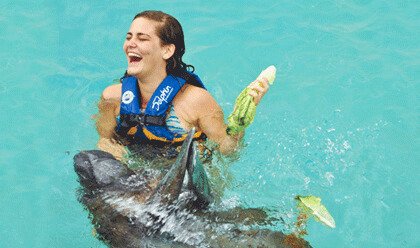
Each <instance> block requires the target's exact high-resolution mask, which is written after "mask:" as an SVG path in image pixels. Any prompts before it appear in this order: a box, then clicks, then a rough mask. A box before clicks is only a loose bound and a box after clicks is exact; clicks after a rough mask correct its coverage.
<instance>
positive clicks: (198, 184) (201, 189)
mask: <svg viewBox="0 0 420 248" xmlns="http://www.w3.org/2000/svg"><path fill="white" fill-rule="evenodd" d="M190 149H191V151H190V154H191V156H190V158H189V159H190V160H191V161H190V162H189V163H188V168H187V169H188V188H189V189H190V190H192V191H193V192H194V193H195V195H196V196H197V200H196V201H195V202H194V205H195V208H206V207H207V206H208V205H209V204H210V203H211V202H213V196H212V195H211V190H210V183H209V180H208V178H207V174H206V171H205V170H204V167H203V164H202V163H201V161H200V158H199V155H198V150H197V144H196V143H195V142H193V143H192V145H191V147H190Z"/></svg>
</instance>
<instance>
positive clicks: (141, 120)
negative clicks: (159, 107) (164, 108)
mask: <svg viewBox="0 0 420 248" xmlns="http://www.w3.org/2000/svg"><path fill="white" fill-rule="evenodd" d="M120 119H121V120H123V121H124V120H127V121H128V122H129V123H136V124H137V125H141V126H148V125H153V126H165V125H166V121H165V117H164V116H153V115H145V114H138V115H130V114H121V115H120Z"/></svg>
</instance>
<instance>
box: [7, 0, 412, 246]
mask: <svg viewBox="0 0 420 248" xmlns="http://www.w3.org/2000/svg"><path fill="white" fill-rule="evenodd" d="M145 9H160V10H163V11H166V12H168V13H170V14H172V15H174V16H176V17H177V18H178V19H179V20H180V22H181V23H182V24H183V27H184V31H185V33H186V44H187V53H186V56H185V60H186V61H187V62H189V63H191V64H193V65H194V66H195V67H196V71H197V73H198V74H199V75H201V77H202V79H203V80H204V82H205V83H206V85H207V87H208V89H209V91H210V92H211V93H212V94H213V95H214V97H215V98H216V99H217V101H218V102H219V103H220V104H221V106H222V107H223V109H224V110H225V113H230V111H231V110H232V106H233V105H232V104H233V101H234V99H235V97H236V96H237V94H238V93H239V92H240V91H241V89H242V88H243V87H244V86H245V85H247V84H248V83H249V82H250V81H251V80H253V79H254V78H255V77H256V76H257V75H258V73H259V72H260V71H261V70H262V69H264V68H265V67H267V66H268V65H270V64H274V65H276V66H277V68H278V75H277V81H276V83H275V85H273V86H272V88H271V89H270V92H269V93H268V94H267V95H266V97H265V99H264V100H263V102H262V104H261V106H260V107H259V109H258V115H257V118H256V120H255V122H254V123H253V125H252V126H251V127H250V128H249V129H248V130H247V133H246V136H245V144H246V147H245V148H244V149H243V150H242V152H241V156H240V159H239V160H238V161H236V162H235V163H234V164H233V165H232V166H231V171H232V173H233V174H234V175H235V181H234V182H233V186H232V188H230V189H228V190H227V191H226V195H225V198H224V201H223V203H224V204H226V205H228V206H229V205H235V204H241V205H245V206H252V207H260V206H265V207H268V208H270V209H273V210H275V212H274V213H273V214H274V215H275V217H279V218H282V219H283V220H284V221H282V222H280V223H278V225H277V226H274V227H272V228H274V229H277V230H283V231H286V232H287V231H289V232H290V231H291V228H292V223H293V221H294V218H295V214H296V213H295V202H294V200H293V197H294V196H295V195H297V194H301V195H306V194H314V195H318V196H320V197H321V198H322V199H323V200H322V201H323V203H324V204H325V205H326V206H327V207H328V208H329V210H330V212H331V214H332V215H333V216H334V217H335V220H336V224H337V228H336V229H329V228H327V227H325V226H322V225H321V224H319V223H316V222H314V221H311V222H310V223H309V225H308V232H309V234H308V236H306V239H307V240H308V241H310V242H311V244H312V245H313V246H314V247H419V246H420V238H419V235H418V233H420V228H419V224H418V220H419V219H420V215H419V211H418V209H419V207H420V201H419V195H420V188H419V187H418V183H419V180H418V179H417V177H418V175H419V172H420V171H419V166H418V162H419V161H420V158H419V152H418V151H419V148H420V144H419V126H418V123H419V96H418V92H420V89H419V88H420V87H419V82H418V81H419V76H420V69H419V68H420V58H419V54H420V47H419V44H420V38H419V37H420V32H419V30H420V29H419V28H418V27H419V26H420V15H419V13H420V4H419V3H418V2H417V1H389V2H383V1H362V0H360V1H305V2H300V3H299V2H295V3H289V1H246V2H243V1H241V2H239V1H237V2H234V1H231V2H225V1H211V3H210V2H207V1H206V2H204V1H203V2H198V1H177V3H170V2H167V1H150V2H146V3H140V1H138V2H137V3H116V2H111V1H109V2H105V1H96V3H94V2H93V1H92V2H91V3H87V1H62V2H61V3H56V1H37V2H36V3H35V2H34V3H29V2H27V1H8V0H6V1H2V2H1V3H0V13H1V14H0V26H1V28H0V42H1V47H0V60H1V66H0V74H1V75H2V76H1V80H0V103H1V107H2V109H3V112H2V113H3V114H2V117H1V119H0V120H1V122H0V130H1V136H0V137H1V139H2V142H1V146H0V182H1V184H2V187H1V189H0V192H1V193H0V196H1V198H0V199H1V200H0V247H104V245H103V244H102V243H101V242H99V241H98V240H96V239H95V238H94V237H93V236H92V234H91V231H92V226H91V224H90V221H89V219H88V213H87V212H86V211H85V210H84V209H83V208H82V206H81V205H80V204H79V203H78V202H77V199H76V190H77V187H78V183H77V181H76V175H75V173H74V171H73V165H72V157H73V155H74V154H76V153H77V152H78V151H80V150H83V149H93V148H94V147H95V144H96V141H97V134H96V132H95V129H94V125H93V121H92V119H91V116H92V115H93V114H95V112H96V102H97V100H98V97H99V95H100V93H101V91H102V90H103V88H104V87H105V86H107V85H109V84H110V83H112V80H113V79H115V78H118V77H119V76H120V75H121V73H122V72H123V71H124V69H125V65H126V62H125V58H124V55H123V53H122V43H123V39H124V37H125V33H126V31H127V29H128V27H129V24H130V22H131V19H132V17H133V16H134V15H135V14H136V13H137V12H139V11H142V10H145ZM6 113H7V114H6ZM416 233H417V235H416Z"/></svg>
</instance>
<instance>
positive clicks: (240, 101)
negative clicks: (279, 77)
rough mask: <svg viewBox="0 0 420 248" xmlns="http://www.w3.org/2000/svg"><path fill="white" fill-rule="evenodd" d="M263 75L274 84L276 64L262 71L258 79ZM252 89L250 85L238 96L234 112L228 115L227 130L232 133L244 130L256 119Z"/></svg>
mask: <svg viewBox="0 0 420 248" xmlns="http://www.w3.org/2000/svg"><path fill="white" fill-rule="evenodd" d="M263 77H265V78H267V80H268V83H269V84H273V82H274V79H275V78H276V67H274V65H271V66H269V67H267V69H265V70H263V71H262V72H261V73H260V75H259V76H258V77H257V80H258V79H262V78H263ZM250 90H251V89H249V88H248V87H247V88H245V89H244V90H243V91H242V92H241V93H240V94H239V96H238V97H237V98H236V101H235V107H234V109H233V112H232V114H230V115H229V117H228V128H227V132H228V134H230V135H235V134H238V133H240V132H242V131H243V130H244V129H245V128H246V127H248V126H249V125H250V124H251V123H252V122H253V121H254V117H255V113H256V111H257V106H256V105H255V103H254V101H253V98H252V96H250V95H249V94H248V92H249V91H250Z"/></svg>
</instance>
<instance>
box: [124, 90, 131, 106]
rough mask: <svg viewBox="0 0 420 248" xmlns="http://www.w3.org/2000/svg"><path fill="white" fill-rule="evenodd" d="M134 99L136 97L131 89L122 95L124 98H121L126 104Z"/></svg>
mask: <svg viewBox="0 0 420 248" xmlns="http://www.w3.org/2000/svg"><path fill="white" fill-rule="evenodd" d="M133 99H134V93H133V92H131V91H129V90H127V91H126V92H124V94H123V95H122V99H121V101H122V102H123V103H124V104H129V103H131V102H132V101H133Z"/></svg>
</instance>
